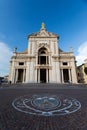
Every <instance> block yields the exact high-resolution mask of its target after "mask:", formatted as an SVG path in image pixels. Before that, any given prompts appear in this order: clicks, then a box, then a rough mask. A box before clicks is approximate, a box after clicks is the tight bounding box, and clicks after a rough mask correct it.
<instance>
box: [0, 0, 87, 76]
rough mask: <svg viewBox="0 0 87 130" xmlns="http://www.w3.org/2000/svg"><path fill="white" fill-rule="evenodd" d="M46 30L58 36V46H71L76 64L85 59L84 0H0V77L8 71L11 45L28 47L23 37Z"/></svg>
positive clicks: (86, 5)
mask: <svg viewBox="0 0 87 130" xmlns="http://www.w3.org/2000/svg"><path fill="white" fill-rule="evenodd" d="M42 22H44V23H45V26H46V29H47V31H49V32H53V33H55V34H58V35H59V36H60V39H59V47H60V48H61V49H62V50H64V51H65V52H68V51H69V48H70V47H72V48H73V52H74V55H75V56H76V61H77V65H81V64H82V63H84V59H86V58H87V0H0V76H4V75H7V74H8V73H9V66H10V58H11V56H12V54H13V50H14V47H17V51H18V52H21V51H23V50H25V49H26V48H27V47H28V41H27V36H28V35H29V34H31V33H33V32H38V31H39V30H40V28H41V23H42Z"/></svg>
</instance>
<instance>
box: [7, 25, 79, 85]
mask: <svg viewBox="0 0 87 130" xmlns="http://www.w3.org/2000/svg"><path fill="white" fill-rule="evenodd" d="M58 45H59V36H58V35H57V34H54V33H52V32H48V31H47V30H46V28H45V24H44V23H42V25H41V29H40V31H38V32H36V33H32V34H30V35H29V36H28V48H27V49H26V50H25V51H24V52H21V53H18V52H17V50H16V48H15V50H14V53H13V56H12V57H11V61H10V73H9V81H11V82H12V83H20V82H21V83H68V82H72V83H77V76H76V64H75V56H74V54H73V52H72V50H70V51H69V52H64V51H62V50H61V49H60V48H59V47H58Z"/></svg>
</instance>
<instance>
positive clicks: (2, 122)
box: [0, 84, 87, 130]
mask: <svg viewBox="0 0 87 130" xmlns="http://www.w3.org/2000/svg"><path fill="white" fill-rule="evenodd" d="M0 130H87V85H83V84H80V85H79V84H12V85H9V84H2V85H0Z"/></svg>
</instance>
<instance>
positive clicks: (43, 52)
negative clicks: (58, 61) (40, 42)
mask: <svg viewBox="0 0 87 130" xmlns="http://www.w3.org/2000/svg"><path fill="white" fill-rule="evenodd" d="M38 64H48V51H47V49H46V48H45V47H42V48H40V49H39V50H38Z"/></svg>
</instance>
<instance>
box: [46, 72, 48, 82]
mask: <svg viewBox="0 0 87 130" xmlns="http://www.w3.org/2000/svg"><path fill="white" fill-rule="evenodd" d="M46 82H47V83H48V69H46Z"/></svg>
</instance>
